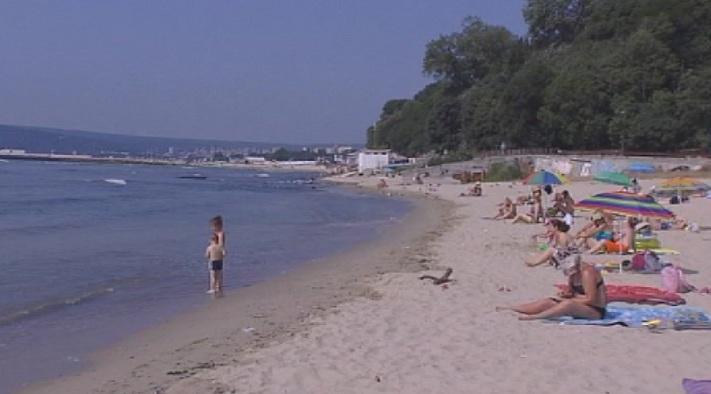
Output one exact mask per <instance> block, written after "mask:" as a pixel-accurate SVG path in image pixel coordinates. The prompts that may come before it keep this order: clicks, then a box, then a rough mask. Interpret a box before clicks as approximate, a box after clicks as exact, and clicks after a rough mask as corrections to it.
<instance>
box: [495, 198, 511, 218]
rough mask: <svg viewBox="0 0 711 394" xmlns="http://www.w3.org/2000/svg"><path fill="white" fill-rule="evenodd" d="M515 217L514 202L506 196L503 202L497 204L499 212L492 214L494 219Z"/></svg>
mask: <svg viewBox="0 0 711 394" xmlns="http://www.w3.org/2000/svg"><path fill="white" fill-rule="evenodd" d="M514 217H516V204H514V203H513V201H511V199H510V198H508V197H506V199H505V200H504V202H503V203H501V204H499V213H498V214H496V216H494V219H512V218H514Z"/></svg>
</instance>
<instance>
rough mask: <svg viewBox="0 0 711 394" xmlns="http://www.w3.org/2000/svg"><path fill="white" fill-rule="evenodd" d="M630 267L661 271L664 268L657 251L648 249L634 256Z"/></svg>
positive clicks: (638, 269) (640, 269)
mask: <svg viewBox="0 0 711 394" xmlns="http://www.w3.org/2000/svg"><path fill="white" fill-rule="evenodd" d="M630 269H632V270H635V271H651V272H659V271H660V270H661V269H662V261H661V259H660V258H659V256H657V254H656V253H654V252H652V251H649V250H646V251H644V252H639V253H637V254H635V255H634V256H632V264H631V265H630Z"/></svg>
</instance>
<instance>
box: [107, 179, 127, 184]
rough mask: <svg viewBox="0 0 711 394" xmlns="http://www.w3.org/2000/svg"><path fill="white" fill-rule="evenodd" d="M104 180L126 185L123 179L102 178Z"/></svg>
mask: <svg viewBox="0 0 711 394" xmlns="http://www.w3.org/2000/svg"><path fill="white" fill-rule="evenodd" d="M104 182H107V183H111V184H113V185H121V186H126V181H125V180H123V179H114V178H109V179H104Z"/></svg>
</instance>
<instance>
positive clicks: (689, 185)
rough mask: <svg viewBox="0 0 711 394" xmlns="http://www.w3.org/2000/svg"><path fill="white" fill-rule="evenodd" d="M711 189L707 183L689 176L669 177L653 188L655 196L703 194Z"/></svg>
mask: <svg viewBox="0 0 711 394" xmlns="http://www.w3.org/2000/svg"><path fill="white" fill-rule="evenodd" d="M709 190H711V186H709V185H708V184H706V183H704V182H701V181H699V180H696V179H694V178H689V177H676V178H670V179H667V180H665V181H664V182H662V183H661V184H659V187H658V188H656V189H655V190H654V194H655V195H657V196H665V197H668V196H673V195H676V194H682V193H683V194H701V195H703V194H705V193H706V192H708V191H709Z"/></svg>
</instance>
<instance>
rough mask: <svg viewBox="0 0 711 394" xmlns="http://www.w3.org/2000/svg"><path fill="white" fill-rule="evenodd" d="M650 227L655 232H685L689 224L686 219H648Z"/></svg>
mask: <svg viewBox="0 0 711 394" xmlns="http://www.w3.org/2000/svg"><path fill="white" fill-rule="evenodd" d="M647 222H648V223H649V225H650V227H651V228H652V230H654V231H662V230H685V229H686V227H687V226H688V225H689V222H688V221H687V220H686V219H684V218H680V217H678V218H675V219H673V220H663V219H660V218H649V219H647Z"/></svg>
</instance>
